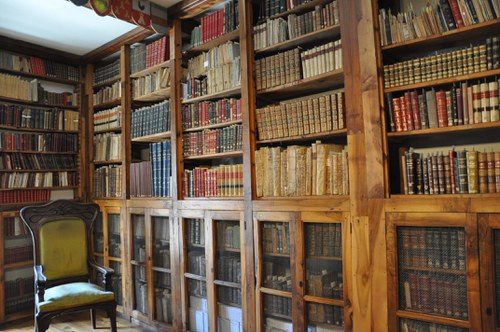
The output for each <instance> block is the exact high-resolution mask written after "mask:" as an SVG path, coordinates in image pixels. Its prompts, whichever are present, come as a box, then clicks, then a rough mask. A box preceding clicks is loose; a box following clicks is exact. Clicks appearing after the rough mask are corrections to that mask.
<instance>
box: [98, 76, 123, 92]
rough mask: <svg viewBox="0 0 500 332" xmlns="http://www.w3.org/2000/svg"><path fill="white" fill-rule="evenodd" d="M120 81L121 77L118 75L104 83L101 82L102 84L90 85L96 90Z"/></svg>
mask: <svg viewBox="0 0 500 332" xmlns="http://www.w3.org/2000/svg"><path fill="white" fill-rule="evenodd" d="M120 79H121V76H120V75H118V76H115V77H112V78H110V79H107V80H105V81H103V82H101V83H97V84H93V85H92V88H93V89H94V90H96V89H99V88H102V87H103V86H106V85H111V84H113V83H115V82H117V81H119V80H120Z"/></svg>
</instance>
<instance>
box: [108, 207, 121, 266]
mask: <svg viewBox="0 0 500 332" xmlns="http://www.w3.org/2000/svg"><path fill="white" fill-rule="evenodd" d="M108 237H109V239H108V241H109V242H108V246H109V255H110V256H111V257H115V258H120V257H121V237H120V215H119V214H111V213H110V214H108Z"/></svg>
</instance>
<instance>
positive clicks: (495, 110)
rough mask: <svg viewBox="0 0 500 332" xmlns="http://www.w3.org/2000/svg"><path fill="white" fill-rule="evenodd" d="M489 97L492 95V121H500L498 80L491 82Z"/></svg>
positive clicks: (490, 104)
mask: <svg viewBox="0 0 500 332" xmlns="http://www.w3.org/2000/svg"><path fill="white" fill-rule="evenodd" d="M488 85H489V91H488V93H489V97H490V103H489V106H490V121H492V122H493V121H500V106H499V102H498V94H499V89H498V81H496V80H494V81H492V82H490V83H489V84H488Z"/></svg>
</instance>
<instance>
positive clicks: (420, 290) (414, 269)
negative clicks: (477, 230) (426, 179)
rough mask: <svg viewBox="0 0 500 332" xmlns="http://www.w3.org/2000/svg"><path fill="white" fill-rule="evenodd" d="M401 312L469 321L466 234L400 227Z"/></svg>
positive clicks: (445, 229)
mask: <svg viewBox="0 0 500 332" xmlns="http://www.w3.org/2000/svg"><path fill="white" fill-rule="evenodd" d="M397 241H398V242H397V243H398V264H399V308H400V309H402V310H407V311H416V312H422V313H427V314H431V315H439V316H446V317H451V318H456V319H461V320H467V319H468V305H467V300H468V299H467V271H466V255H465V230H464V228H459V227H398V229H397Z"/></svg>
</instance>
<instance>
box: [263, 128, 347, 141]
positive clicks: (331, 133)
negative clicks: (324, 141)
mask: <svg viewBox="0 0 500 332" xmlns="http://www.w3.org/2000/svg"><path fill="white" fill-rule="evenodd" d="M341 136H347V129H339V130H332V131H327V132H324V133H314V134H307V135H300V136H290V137H282V138H273V139H265V140H258V141H256V143H257V144H269V143H282V142H308V141H313V140H316V139H318V138H330V137H341Z"/></svg>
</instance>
